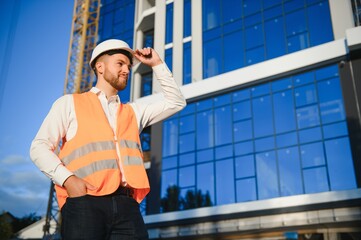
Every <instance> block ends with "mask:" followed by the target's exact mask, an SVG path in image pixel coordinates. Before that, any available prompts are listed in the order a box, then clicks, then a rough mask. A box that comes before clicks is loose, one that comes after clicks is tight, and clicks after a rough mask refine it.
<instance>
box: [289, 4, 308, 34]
mask: <svg viewBox="0 0 361 240" xmlns="http://www.w3.org/2000/svg"><path fill="white" fill-rule="evenodd" d="M305 19H306V16H305V11H304V10H303V9H302V10H298V11H296V12H292V13H289V14H287V15H286V23H287V24H286V29H287V35H288V36H292V35H296V34H299V33H303V32H305V31H306V21H305Z"/></svg>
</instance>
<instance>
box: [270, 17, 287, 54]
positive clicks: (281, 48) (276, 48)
mask: <svg viewBox="0 0 361 240" xmlns="http://www.w3.org/2000/svg"><path fill="white" fill-rule="evenodd" d="M264 28H265V29H264V32H265V35H266V36H265V37H266V46H272V47H267V49H266V56H267V59H272V58H276V57H279V56H282V55H284V54H285V53H286V51H287V48H286V38H285V30H284V23H283V18H282V17H277V18H275V19H272V20H270V21H267V22H265V26H264Z"/></svg>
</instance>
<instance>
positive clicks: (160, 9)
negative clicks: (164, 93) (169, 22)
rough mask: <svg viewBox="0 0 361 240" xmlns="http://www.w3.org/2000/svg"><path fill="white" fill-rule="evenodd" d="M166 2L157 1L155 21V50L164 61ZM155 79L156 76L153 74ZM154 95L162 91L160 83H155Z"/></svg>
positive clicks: (153, 87)
mask: <svg viewBox="0 0 361 240" xmlns="http://www.w3.org/2000/svg"><path fill="white" fill-rule="evenodd" d="M165 14H166V2H165V1H155V19H154V49H155V50H156V51H157V52H158V54H159V56H160V58H161V59H163V60H164V56H165V52H164V45H165V16H166V15H165ZM153 79H155V76H154V74H153ZM152 89H153V94H154V93H158V92H160V91H161V88H160V85H159V83H158V81H153V86H152Z"/></svg>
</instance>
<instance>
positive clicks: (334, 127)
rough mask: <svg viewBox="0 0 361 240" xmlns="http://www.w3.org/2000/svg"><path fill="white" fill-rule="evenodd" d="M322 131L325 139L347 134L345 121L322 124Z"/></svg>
mask: <svg viewBox="0 0 361 240" xmlns="http://www.w3.org/2000/svg"><path fill="white" fill-rule="evenodd" d="M323 132H324V138H325V139H327V138H334V137H340V136H346V135H347V134H348V133H347V125H346V122H340V123H334V124H329V125H324V126H323Z"/></svg>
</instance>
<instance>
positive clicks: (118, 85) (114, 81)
mask: <svg viewBox="0 0 361 240" xmlns="http://www.w3.org/2000/svg"><path fill="white" fill-rule="evenodd" d="M104 79H105V81H107V82H108V83H109V84H110V85H111V86H112V87H113V88H115V89H116V90H117V91H122V90H123V89H125V88H126V87H127V83H128V75H120V76H118V75H115V74H112V73H111V72H110V71H107V70H105V72H104Z"/></svg>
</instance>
